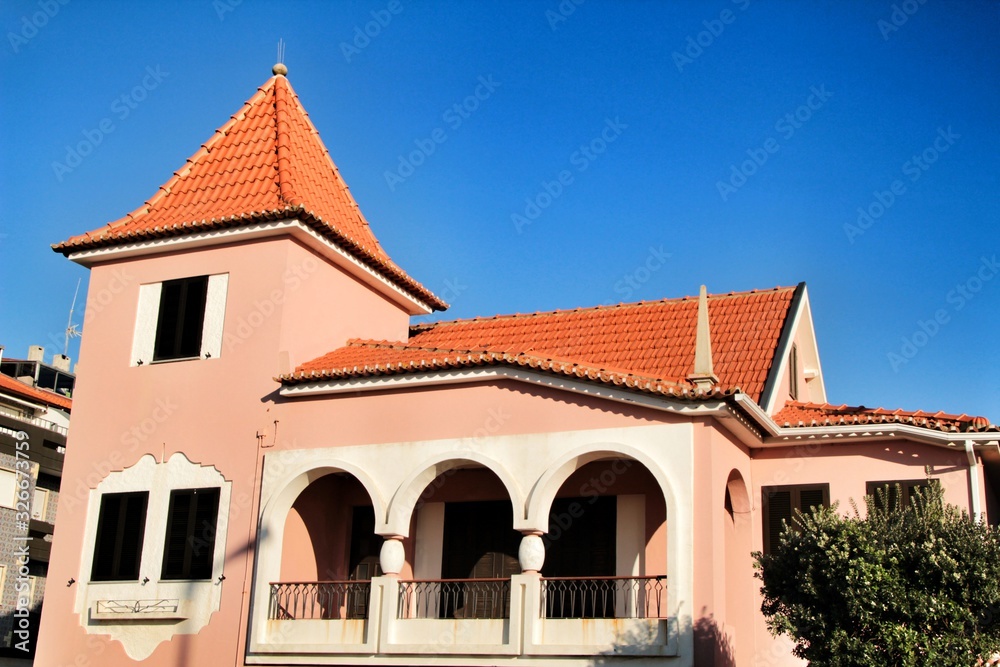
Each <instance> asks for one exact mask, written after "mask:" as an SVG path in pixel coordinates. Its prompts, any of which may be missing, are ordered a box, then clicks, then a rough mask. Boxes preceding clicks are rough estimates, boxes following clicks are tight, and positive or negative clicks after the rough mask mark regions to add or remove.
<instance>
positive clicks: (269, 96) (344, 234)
mask: <svg viewBox="0 0 1000 667" xmlns="http://www.w3.org/2000/svg"><path fill="white" fill-rule="evenodd" d="M286 218H299V219H300V220H302V221H303V222H304V223H306V224H307V225H309V226H310V227H311V228H312V229H314V230H315V231H316V232H318V233H319V234H320V235H322V236H324V237H325V238H327V239H328V240H330V241H332V242H333V243H335V244H336V245H337V246H339V247H340V248H342V249H344V250H345V251H347V252H348V253H349V254H351V255H352V256H353V257H355V258H356V259H357V260H359V261H360V262H362V263H364V264H365V265H367V266H369V267H370V268H372V269H373V270H375V271H376V272H378V273H379V274H381V275H383V276H384V277H386V278H387V279H389V281H390V282H392V283H394V284H396V285H397V286H399V287H400V288H402V289H403V290H404V291H406V292H408V293H410V294H411V295H413V296H416V297H417V298H418V299H420V300H422V301H424V302H425V303H427V304H429V305H430V306H431V307H432V308H434V309H435V310H444V309H445V308H447V307H448V306H447V304H446V303H444V301H442V300H441V299H439V298H438V297H437V296H435V295H434V294H433V293H431V292H430V290H428V289H427V288H425V287H424V286H423V285H421V284H420V283H418V282H417V281H415V280H414V279H413V278H411V277H410V276H408V275H407V274H406V272H404V271H403V270H402V269H401V268H400V267H399V266H397V265H396V264H395V263H394V262H393V261H392V260H391V259H389V256H388V255H387V254H386V253H385V251H384V250H383V249H382V246H381V245H380V244H379V242H378V240H377V239H376V238H375V235H374V234H373V233H372V230H371V228H370V227H369V225H368V221H367V220H365V218H364V216H363V215H362V214H361V211H360V209H359V208H358V205H357V202H355V201H354V197H353V196H351V193H350V190H349V189H348V187H347V184H346V183H345V182H344V180H343V178H341V176H340V171H339V170H338V169H337V167H336V165H335V164H334V163H333V160H332V159H330V154H329V152H328V151H327V149H326V146H324V145H323V141H322V140H321V139H320V136H319V132H317V131H316V127H315V126H314V125H313V124H312V121H311V120H310V119H309V115H308V114H307V113H306V111H305V109H304V108H303V107H302V104H301V102H299V98H298V96H297V95H296V94H295V91H294V90H292V86H291V84H289V83H288V80H287V79H286V78H285V77H284V76H274V77H272V78H270V79H268V81H267V82H266V83H265V84H264V85H263V86H261V87H260V88H259V89H258V90H257V94H255V95H254V96H253V97H251V98H250V99H249V100H247V102H246V104H244V105H243V108H242V109H240V110H239V111H237V112H236V114H234V115H233V116H232V117H231V118H230V120H229V122H227V123H226V124H225V125H223V126H222V127H220V128H219V129H218V130H216V132H215V134H214V135H212V137H211V138H210V139H209V140H208V141H206V142H205V143H204V144H202V146H201V148H200V149H198V151H197V152H196V153H195V154H194V155H192V156H191V157H190V158H188V160H187V162H186V163H185V165H184V166H183V167H182V168H181V169H179V170H178V171H176V172H174V176H173V177H172V178H171V179H170V180H168V181H167V182H166V183H164V184H163V185H162V186H160V189H159V190H157V192H156V194H154V195H153V196H152V198H150V199H149V201H147V202H145V203H144V204H143V205H142V206H141V207H139V208H138V209H136V210H134V211H132V212H131V213H129V214H128V215H126V216H125V217H124V218H121V219H119V220H116V221H114V222H111V223H108V224H107V225H105V226H104V227H101V228H100V229H96V230H94V231H92V232H87V233H86V234H81V235H79V236H74V237H72V238H70V239H67V240H66V241H63V242H62V243H59V244H56V245H54V246H53V249H54V250H56V251H57V252H61V253H63V254H66V255H68V254H70V253H73V252H77V251H80V250H85V249H90V248H100V247H107V246H113V245H118V244H123V243H132V242H136V241H141V240H145V239H150V238H161V237H168V236H182V235H184V234H191V233H195V232H203V231H206V230H212V229H223V228H230V227H238V226H240V225H244V224H252V223H260V222H265V221H271V220H279V219H286Z"/></svg>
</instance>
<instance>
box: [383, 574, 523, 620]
mask: <svg viewBox="0 0 1000 667" xmlns="http://www.w3.org/2000/svg"><path fill="white" fill-rule="evenodd" d="M396 616H397V618H509V617H510V579H423V580H415V581H400V582H399V604H398V606H397V611H396Z"/></svg>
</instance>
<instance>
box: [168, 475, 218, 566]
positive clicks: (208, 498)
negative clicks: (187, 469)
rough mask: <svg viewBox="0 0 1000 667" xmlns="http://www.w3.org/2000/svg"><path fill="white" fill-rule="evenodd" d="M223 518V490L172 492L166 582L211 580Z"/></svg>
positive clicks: (177, 490)
mask: <svg viewBox="0 0 1000 667" xmlns="http://www.w3.org/2000/svg"><path fill="white" fill-rule="evenodd" d="M218 518H219V489H218V487H215V488H208V489H175V490H173V491H171V492H170V509H169V510H168V512H167V537H166V544H165V545H164V547H163V571H162V575H161V578H163V579H210V578H211V577H212V560H213V556H214V555H215V530H216V522H217V521H218Z"/></svg>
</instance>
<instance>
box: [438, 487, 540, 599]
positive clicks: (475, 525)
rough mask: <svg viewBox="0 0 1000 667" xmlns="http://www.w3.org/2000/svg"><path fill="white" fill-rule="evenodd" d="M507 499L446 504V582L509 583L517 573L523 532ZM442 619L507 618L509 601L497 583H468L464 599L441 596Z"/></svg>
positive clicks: (463, 594) (454, 596)
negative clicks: (484, 581) (503, 581)
mask: <svg viewBox="0 0 1000 667" xmlns="http://www.w3.org/2000/svg"><path fill="white" fill-rule="evenodd" d="M513 523H514V510H513V508H512V507H511V504H510V502H509V501H506V500H496V501H478V502H464V503H446V504H445V506H444V553H443V554H442V559H441V577H442V578H444V579H508V578H510V575H512V574H519V573H520V572H521V566H520V564H519V563H518V560H517V550H518V547H519V546H520V545H521V533H520V532H518V531H516V530H514V528H513ZM439 605H440V607H439V608H440V613H441V616H440V617H441V618H503V617H505V616H506V615H507V614H508V613H509V609H510V598H509V597H508V594H507V593H498V592H497V589H496V587H495V586H494V585H491V584H488V583H478V584H477V583H470V584H466V585H465V586H464V587H463V591H462V594H460V595H457V596H456V595H446V594H442V596H441V600H440V602H439Z"/></svg>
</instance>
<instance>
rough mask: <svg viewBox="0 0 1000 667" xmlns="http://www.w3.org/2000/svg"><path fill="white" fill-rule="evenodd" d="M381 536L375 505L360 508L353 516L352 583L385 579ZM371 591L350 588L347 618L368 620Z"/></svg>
mask: <svg viewBox="0 0 1000 667" xmlns="http://www.w3.org/2000/svg"><path fill="white" fill-rule="evenodd" d="M384 541H385V538H383V537H382V536H381V535H376V534H375V508H374V507H372V506H371V505H363V506H356V507H355V508H354V510H353V513H352V515H351V553H350V559H349V561H348V566H349V567H350V574H349V575H348V577H347V578H348V579H350V580H352V581H370V580H371V578H372V577H379V576H382V566H381V565H380V563H379V552H380V551H381V549H382V542H384ZM368 594H369V591H368V588H367V587H348V589H347V618H368Z"/></svg>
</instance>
